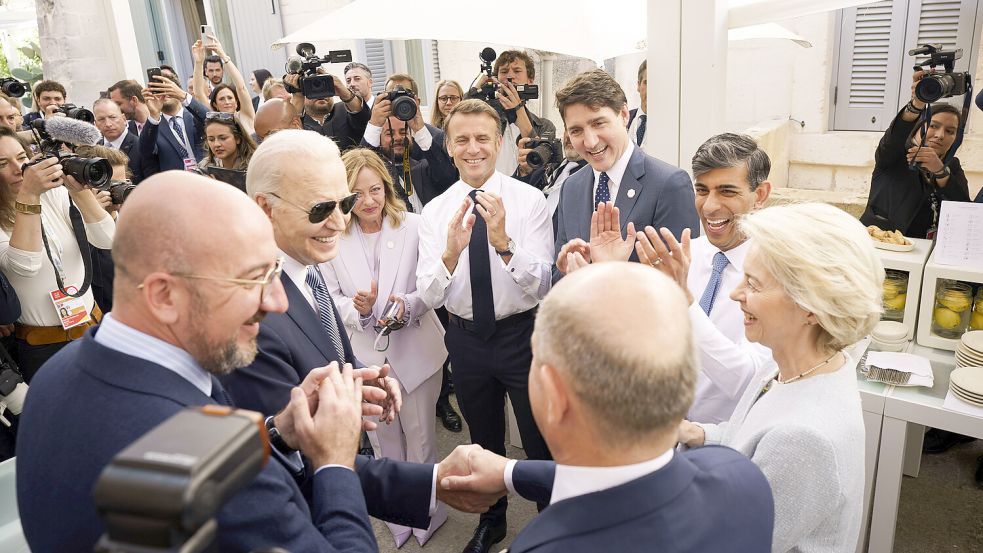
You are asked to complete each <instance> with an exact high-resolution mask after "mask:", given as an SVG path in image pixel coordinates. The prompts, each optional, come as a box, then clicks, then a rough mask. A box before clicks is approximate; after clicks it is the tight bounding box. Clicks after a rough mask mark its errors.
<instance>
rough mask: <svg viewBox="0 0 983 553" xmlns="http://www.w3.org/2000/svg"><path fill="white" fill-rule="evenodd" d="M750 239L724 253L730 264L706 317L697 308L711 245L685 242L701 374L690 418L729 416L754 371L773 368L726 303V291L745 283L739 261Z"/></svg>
mask: <svg viewBox="0 0 983 553" xmlns="http://www.w3.org/2000/svg"><path fill="white" fill-rule="evenodd" d="M750 246H751V244H750V241H747V240H745V241H744V243H743V244H741V245H739V246H737V247H734V248H731V249H730V250H728V251H726V252H724V255H726V256H727V260H728V261H729V263H728V264H727V266H726V267H724V270H723V272H722V273H721V279H720V287H719V288H717V297H716V299H715V300H714V302H713V307H712V308H711V309H710V315H709V316H707V314H706V313H704V312H703V309H702V308H701V307H700V303H699V299H700V297H702V296H703V291H704V290H705V289H706V286H707V283H708V282H709V281H710V275H711V273H712V272H713V256H714V255H715V254H716V253H717V252H719V251H720V250H719V249H717V247H716V246H714V245H713V244H711V243H710V241H709V240H708V239H707V238H706V237H705V236H701V237H699V238H697V239H695V240H693V241H692V242H691V243H690V267H689V277H688V282H687V287H688V288H689V291H690V293H691V294H693V298H694V300H693V304H692V305H690V307H689V314H690V321H691V323H692V325H693V339H694V340H695V341H696V349H697V352H699V355H700V366H701V369H700V374H699V377H698V379H697V382H696V396H695V398H694V399H693V406H692V407H691V408H690V411H689V416H688V418H689V420H692V421H695V422H706V423H718V422H722V421H726V420H728V419H729V418H730V415H731V413H733V412H734V408H735V407H736V406H737V402H738V401H739V400H740V399H741V395H742V394H743V393H744V389H745V388H746V387H747V385H748V383H749V382H750V381H751V379H752V378H753V377H754V373H755V372H756V371H757V370H759V369H760V368H762V367H763V366H765V365H768V364H772V365H773V364H774V360H773V359H772V356H771V350H770V349H768V348H766V347H765V346H762V345H760V344H756V343H751V342H748V340H747V338H746V337H745V335H744V312H742V311H741V305H740V304H739V303H737V302H736V301H734V300H732V299H730V293H731V291H732V290H733V289H734V288H736V287H737V285H738V284H740V283H741V281H742V280H743V279H744V258H745V257H746V256H747V252H748V249H749V248H750Z"/></svg>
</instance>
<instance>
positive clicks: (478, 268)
mask: <svg viewBox="0 0 983 553" xmlns="http://www.w3.org/2000/svg"><path fill="white" fill-rule="evenodd" d="M468 195H469V196H470V197H471V201H472V202H474V203H475V205H477V203H478V199H477V197H478V191H477V190H472V191H471V192H470V193H469V194H468ZM474 216H475V217H474V227H472V228H471V243H470V244H468V268H469V269H470V271H471V311H472V315H471V317H472V319H473V320H474V331H475V334H477V335H478V336H479V337H481V338H482V339H484V340H487V339H489V338H491V336H492V334H494V333H495V294H494V293H493V292H492V282H491V260H489V259H488V224H487V223H485V218H484V217H482V216H481V214H480V213H478V212H477V210H475V212H474Z"/></svg>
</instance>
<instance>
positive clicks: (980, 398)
mask: <svg viewBox="0 0 983 553" xmlns="http://www.w3.org/2000/svg"><path fill="white" fill-rule="evenodd" d="M949 389H950V390H952V391H953V392H959V393H960V394H961V395H963V396H964V397H968V398H970V399H974V400H976V401H983V395H980V394H974V393H973V392H967V391H966V390H963V389H962V388H960V387H959V386H956V385H955V384H952V383H951V382H950V383H949Z"/></svg>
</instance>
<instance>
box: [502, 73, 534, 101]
mask: <svg viewBox="0 0 983 553" xmlns="http://www.w3.org/2000/svg"><path fill="white" fill-rule="evenodd" d="M508 81H509V83H512V77H509V78H508ZM513 86H515V91H516V92H517V93H518V94H519V99H520V100H537V99H539V85H538V84H517V85H513Z"/></svg>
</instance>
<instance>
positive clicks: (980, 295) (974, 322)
mask: <svg viewBox="0 0 983 553" xmlns="http://www.w3.org/2000/svg"><path fill="white" fill-rule="evenodd" d="M973 303H974V305H973V314H972V315H971V316H970V318H969V329H970V330H983V286H980V289H979V290H978V291H977V292H976V301H975V302H973Z"/></svg>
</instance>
